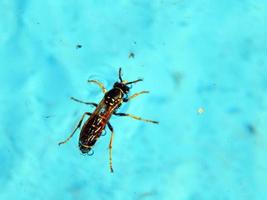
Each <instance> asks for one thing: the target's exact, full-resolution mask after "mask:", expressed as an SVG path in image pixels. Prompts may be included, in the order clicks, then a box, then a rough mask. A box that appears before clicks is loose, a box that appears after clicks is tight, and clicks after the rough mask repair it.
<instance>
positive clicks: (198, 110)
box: [197, 107, 205, 115]
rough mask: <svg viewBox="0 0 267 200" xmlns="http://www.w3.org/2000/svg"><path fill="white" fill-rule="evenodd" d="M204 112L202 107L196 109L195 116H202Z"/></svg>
mask: <svg viewBox="0 0 267 200" xmlns="http://www.w3.org/2000/svg"><path fill="white" fill-rule="evenodd" d="M204 112H205V109H204V108H203V107H199V108H198V109H197V114H199V115H201V114H203V113H204Z"/></svg>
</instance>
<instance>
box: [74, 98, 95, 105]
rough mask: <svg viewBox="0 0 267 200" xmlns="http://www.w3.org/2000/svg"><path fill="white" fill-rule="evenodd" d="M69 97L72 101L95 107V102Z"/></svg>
mask: <svg viewBox="0 0 267 200" xmlns="http://www.w3.org/2000/svg"><path fill="white" fill-rule="evenodd" d="M70 99H71V100H73V101H76V102H79V103H83V104H86V105H92V106H95V107H97V103H92V102H85V101H81V100H79V99H76V98H74V97H71V98H70Z"/></svg>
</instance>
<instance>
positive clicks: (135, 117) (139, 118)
mask: <svg viewBox="0 0 267 200" xmlns="http://www.w3.org/2000/svg"><path fill="white" fill-rule="evenodd" d="M114 115H118V116H128V117H131V118H133V119H136V120H140V121H143V122H149V123H154V124H158V123H159V122H158V121H154V120H149V119H143V118H141V117H137V116H135V115H131V114H126V113H114Z"/></svg>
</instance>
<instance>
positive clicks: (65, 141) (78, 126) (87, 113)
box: [58, 112, 92, 145]
mask: <svg viewBox="0 0 267 200" xmlns="http://www.w3.org/2000/svg"><path fill="white" fill-rule="evenodd" d="M91 114H92V113H89V112H86V113H84V114H83V116H82V118H81V119H80V121H79V123H78V125H77V127H76V128H75V129H74V131H73V132H72V133H71V134H70V136H69V137H68V138H67V139H66V140H64V141H62V142H59V143H58V145H61V144H65V143H67V142H68V141H69V140H70V138H72V136H73V135H74V133H75V132H76V131H77V129H78V128H80V127H81V125H82V121H83V118H84V117H85V115H91Z"/></svg>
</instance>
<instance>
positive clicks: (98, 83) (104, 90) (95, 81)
mask: <svg viewBox="0 0 267 200" xmlns="http://www.w3.org/2000/svg"><path fill="white" fill-rule="evenodd" d="M88 83H95V84H97V85H98V86H99V87H100V88H101V90H102V92H103V93H104V94H105V93H106V92H107V90H106V88H105V86H104V84H103V83H101V82H99V81H97V80H88Z"/></svg>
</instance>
